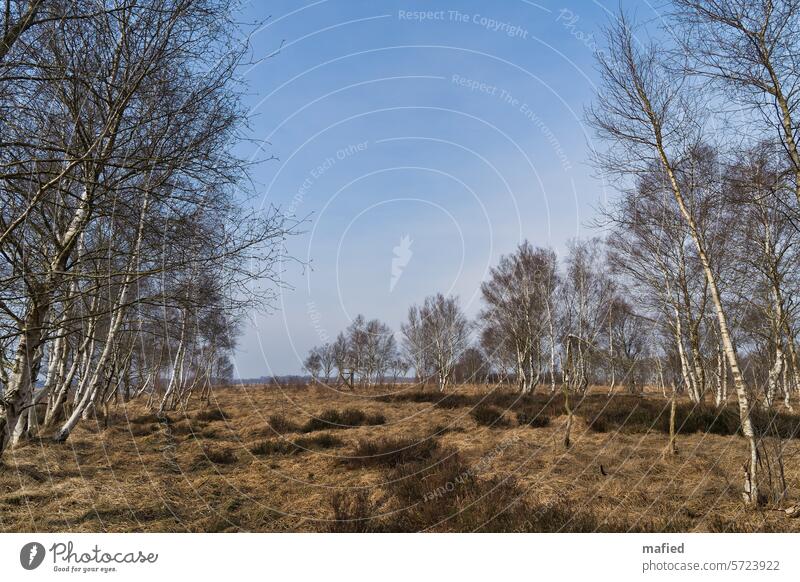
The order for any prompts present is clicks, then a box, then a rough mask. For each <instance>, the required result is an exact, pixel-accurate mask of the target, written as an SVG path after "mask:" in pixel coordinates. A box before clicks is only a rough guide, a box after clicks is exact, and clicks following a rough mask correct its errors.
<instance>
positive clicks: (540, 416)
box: [517, 410, 550, 428]
mask: <svg viewBox="0 0 800 582" xmlns="http://www.w3.org/2000/svg"><path fill="white" fill-rule="evenodd" d="M517 424H519V425H520V426H529V427H531V428H544V427H546V426H550V417H549V416H547V415H545V414H544V413H543V412H541V411H537V412H534V413H533V414H531V413H530V412H527V411H524V410H523V411H520V412H518V413H517Z"/></svg>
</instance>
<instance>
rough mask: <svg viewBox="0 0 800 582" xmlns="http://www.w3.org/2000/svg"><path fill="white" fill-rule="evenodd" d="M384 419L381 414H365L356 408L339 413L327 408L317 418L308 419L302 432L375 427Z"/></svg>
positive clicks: (384, 420)
mask: <svg viewBox="0 0 800 582" xmlns="http://www.w3.org/2000/svg"><path fill="white" fill-rule="evenodd" d="M385 422H386V417H385V416H383V414H380V413H375V414H367V413H365V412H364V411H362V410H359V409H357V408H346V409H345V410H343V411H341V412H339V411H338V410H334V409H332V408H329V409H328V410H325V411H323V412H322V414H320V415H319V416H318V417H315V418H310V419H309V420H308V422H306V424H305V425H303V428H302V432H314V431H317V430H330V429H338V430H341V429H347V428H354V427H357V426H377V425H381V424H384V423H385Z"/></svg>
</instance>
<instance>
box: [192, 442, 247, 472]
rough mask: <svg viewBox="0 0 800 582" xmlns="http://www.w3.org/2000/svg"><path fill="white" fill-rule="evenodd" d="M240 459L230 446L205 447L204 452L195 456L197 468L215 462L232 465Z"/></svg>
mask: <svg viewBox="0 0 800 582" xmlns="http://www.w3.org/2000/svg"><path fill="white" fill-rule="evenodd" d="M238 460H239V459H238V458H237V457H236V453H234V452H233V449H231V448H228V447H203V452H202V453H200V454H199V455H197V456H196V457H195V460H194V463H193V466H194V467H195V468H197V467H202V466H205V465H206V464H208V463H209V462H210V463H214V464H215V465H232V464H233V463H235V462H237V461H238Z"/></svg>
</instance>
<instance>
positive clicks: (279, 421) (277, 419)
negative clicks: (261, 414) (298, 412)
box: [267, 414, 299, 434]
mask: <svg viewBox="0 0 800 582" xmlns="http://www.w3.org/2000/svg"><path fill="white" fill-rule="evenodd" d="M267 424H269V426H270V428H271V429H272V430H273V431H275V432H276V433H278V434H286V433H287V432H297V431H298V430H299V428H298V426H297V425H296V424H295V423H293V422H292V421H291V420H289V419H288V418H286V417H285V416H283V415H282V414H272V415H270V417H269V418H268V419H267Z"/></svg>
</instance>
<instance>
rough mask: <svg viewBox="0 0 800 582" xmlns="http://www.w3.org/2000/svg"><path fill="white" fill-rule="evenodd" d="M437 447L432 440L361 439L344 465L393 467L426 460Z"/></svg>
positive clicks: (354, 466)
mask: <svg viewBox="0 0 800 582" xmlns="http://www.w3.org/2000/svg"><path fill="white" fill-rule="evenodd" d="M437 447H438V443H437V442H436V441H435V440H434V439H424V440H421V441H418V440H416V439H412V438H399V439H378V440H366V439H362V440H360V441H359V442H358V445H356V448H355V451H353V456H352V457H351V458H348V459H345V460H344V463H345V464H347V465H348V466H349V467H352V468H363V467H374V466H386V467H395V466H397V465H400V464H402V463H409V462H412V461H420V460H423V459H428V458H430V457H431V455H432V454H433V453H434V451H436V449H437Z"/></svg>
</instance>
